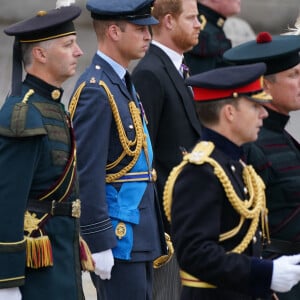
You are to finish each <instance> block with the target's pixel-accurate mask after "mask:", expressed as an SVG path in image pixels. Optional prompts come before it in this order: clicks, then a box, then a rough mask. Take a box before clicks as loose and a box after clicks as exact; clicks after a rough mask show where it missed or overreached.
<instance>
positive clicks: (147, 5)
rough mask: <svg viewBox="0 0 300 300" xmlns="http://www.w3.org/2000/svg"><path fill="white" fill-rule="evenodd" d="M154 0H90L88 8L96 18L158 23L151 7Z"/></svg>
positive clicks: (143, 23)
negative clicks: (152, 14)
mask: <svg viewBox="0 0 300 300" xmlns="http://www.w3.org/2000/svg"><path fill="white" fill-rule="evenodd" d="M153 3H154V0H88V1H87V4H86V8H87V9H88V10H89V11H90V12H91V16H92V18H93V19H96V20H126V21H128V22H130V23H133V24H136V25H155V24H158V20H156V19H155V18H154V17H153V16H151V9H152V6H153Z"/></svg>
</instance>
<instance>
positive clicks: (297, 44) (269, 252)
mask: <svg viewBox="0 0 300 300" xmlns="http://www.w3.org/2000/svg"><path fill="white" fill-rule="evenodd" d="M299 50H300V36H271V35H270V34H269V33H267V32H262V33H259V34H258V36H257V38H256V40H255V41H250V42H247V43H244V44H242V45H239V46H237V47H235V48H232V49H231V50H229V51H227V52H225V54H224V58H225V59H227V60H229V61H231V62H233V63H237V64H246V63H249V62H265V63H266V64H267V72H266V76H265V79H264V87H265V90H266V91H267V92H268V93H270V94H271V96H272V97H273V101H272V103H268V104H265V107H266V109H267V111H268V113H269V117H268V118H267V119H265V120H264V123H263V128H262V129H261V131H260V133H259V137H258V140H257V141H256V142H255V144H251V145H248V146H247V148H246V150H247V162H248V163H250V164H252V165H253V166H254V167H255V169H256V170H257V172H258V173H259V174H260V175H261V177H262V178H263V180H264V182H265V185H266V195H267V207H268V209H269V223H270V235H271V244H270V245H269V246H268V247H267V248H266V249H265V253H264V255H265V257H267V258H276V257H278V256H281V255H289V254H297V253H300V230H299V228H300V214H299V212H300V200H299V199H300V198H299V195H300V145H299V143H298V142H297V141H296V140H295V139H294V138H293V137H292V136H291V135H290V134H289V133H288V132H287V131H286V130H285V127H286V125H287V123H288V121H289V118H290V112H292V111H296V110H299V109H300V64H299ZM279 298H280V299H284V300H286V299H288V300H291V299H300V285H299V284H298V285H296V286H295V287H294V288H293V289H292V291H291V292H289V293H287V294H279Z"/></svg>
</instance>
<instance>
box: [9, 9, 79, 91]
mask: <svg viewBox="0 0 300 300" xmlns="http://www.w3.org/2000/svg"><path fill="white" fill-rule="evenodd" d="M80 13H81V9H80V8H79V7H77V6H64V7H60V8H57V9H52V10H49V11H45V10H41V11H39V12H37V14H36V15H35V16H34V17H32V18H29V19H26V20H24V21H20V22H18V23H15V24H12V25H10V26H9V27H7V28H5V29H4V32H5V33H6V34H7V35H10V36H15V42H14V50H13V71H12V92H11V94H12V95H20V93H21V81H22V57H21V45H20V44H21V43H35V42H41V41H45V40H50V39H55V38H59V37H62V36H67V35H70V34H75V33H76V32H75V27H74V24H73V22H72V20H74V19H75V18H77V17H78V16H79V15H80Z"/></svg>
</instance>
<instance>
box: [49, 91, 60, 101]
mask: <svg viewBox="0 0 300 300" xmlns="http://www.w3.org/2000/svg"><path fill="white" fill-rule="evenodd" d="M60 94H61V93H60V90H53V91H52V93H51V97H52V99H53V100H58V99H59V98H60Z"/></svg>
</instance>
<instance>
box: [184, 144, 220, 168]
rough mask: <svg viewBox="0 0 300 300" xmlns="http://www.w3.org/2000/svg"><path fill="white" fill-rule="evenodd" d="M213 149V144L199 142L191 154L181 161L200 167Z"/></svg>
mask: <svg viewBox="0 0 300 300" xmlns="http://www.w3.org/2000/svg"><path fill="white" fill-rule="evenodd" d="M214 148H215V145H214V143H212V142H207V141H201V142H199V143H198V144H197V145H196V146H195V147H194V149H193V150H192V152H190V153H188V154H186V155H185V156H184V158H183V160H186V161H188V162H189V163H192V164H195V165H201V164H203V163H204V162H206V159H207V158H208V157H209V156H210V155H211V153H212V152H213V150H214Z"/></svg>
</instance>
